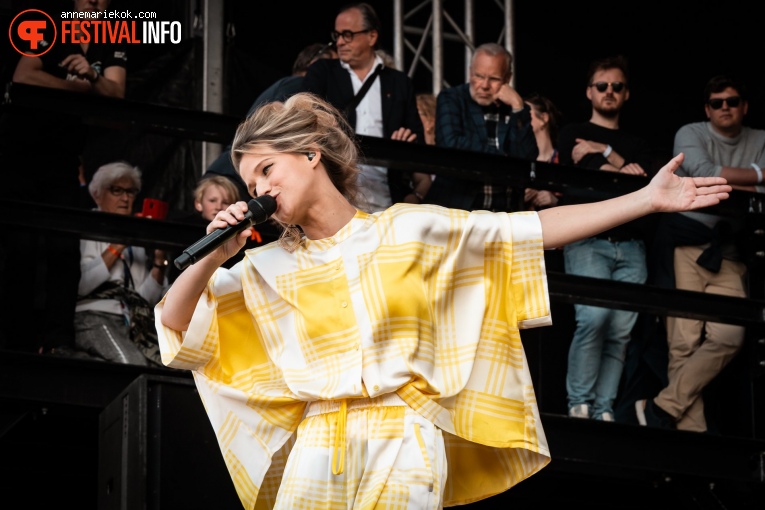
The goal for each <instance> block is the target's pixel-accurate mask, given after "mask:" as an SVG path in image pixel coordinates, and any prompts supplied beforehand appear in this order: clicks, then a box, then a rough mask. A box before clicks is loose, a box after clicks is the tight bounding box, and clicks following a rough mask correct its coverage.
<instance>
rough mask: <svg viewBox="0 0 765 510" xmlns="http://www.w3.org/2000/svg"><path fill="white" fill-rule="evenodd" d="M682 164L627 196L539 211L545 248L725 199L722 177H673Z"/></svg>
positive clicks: (666, 169)
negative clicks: (659, 213) (659, 215)
mask: <svg viewBox="0 0 765 510" xmlns="http://www.w3.org/2000/svg"><path fill="white" fill-rule="evenodd" d="M682 162H683V154H682V153H681V154H678V155H677V156H675V157H674V158H672V159H671V160H670V161H669V163H667V164H666V165H664V166H663V167H662V168H661V170H659V172H658V173H657V174H656V176H654V177H653V179H651V182H650V183H649V184H648V185H647V186H645V187H644V188H641V189H639V190H637V191H635V192H632V193H629V194H627V195H622V196H619V197H616V198H612V199H610V200H603V201H601V202H593V203H590V204H577V205H568V206H560V207H552V208H549V209H543V210H541V211H539V219H540V221H541V222H542V236H543V238H544V247H545V248H558V247H561V246H563V245H566V244H569V243H573V242H575V241H578V240H580V239H585V238H587V237H592V236H593V235H595V234H598V233H600V232H604V231H606V230H608V229H610V228H613V227H615V226H617V225H621V224H623V223H626V222H628V221H632V220H634V219H637V218H640V217H641V216H645V215H647V214H652V213H658V212H675V211H690V210H693V209H700V208H703V207H709V206H713V205H716V204H718V203H720V200H725V199H726V198H728V193H729V192H730V191H731V187H730V186H729V185H727V184H726V180H725V179H723V178H722V177H679V176H677V175H675V171H676V170H677V169H678V168H679V167H680V165H681V164H682Z"/></svg>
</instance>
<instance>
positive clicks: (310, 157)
mask: <svg viewBox="0 0 765 510" xmlns="http://www.w3.org/2000/svg"><path fill="white" fill-rule="evenodd" d="M307 156H308V161H313V158H315V157H316V153H315V152H309V153H308V154H307Z"/></svg>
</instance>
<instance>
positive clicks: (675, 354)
mask: <svg viewBox="0 0 765 510" xmlns="http://www.w3.org/2000/svg"><path fill="white" fill-rule="evenodd" d="M702 251H703V247H699V246H681V247H678V248H676V249H675V286H676V287H677V288H678V289H684V290H692V291H696V292H706V293H709V294H721V295H724V296H734V297H746V295H747V292H746V287H745V284H744V276H745V275H746V266H745V265H744V264H743V263H741V262H734V261H731V260H726V259H723V262H722V267H721V268H720V271H719V272H718V273H713V272H711V271H709V270H707V269H704V268H703V267H701V266H699V265H698V264H697V263H696V259H697V258H698V257H699V255H700V254H701V252H702ZM702 333H703V336H702ZM744 333H745V329H744V327H742V326H737V325H734V324H722V323H717V322H706V321H701V320H697V319H683V318H678V317H667V343H668V347H669V366H668V372H667V375H668V377H669V384H668V385H667V387H666V388H664V389H663V390H662V391H661V392H660V393H659V395H658V396H657V397H656V399H655V402H656V404H657V405H658V406H659V407H661V408H662V409H664V410H665V411H667V412H668V413H669V414H671V415H672V416H674V417H675V418H676V419H677V424H676V425H677V428H678V429H680V430H692V431H696V432H705V431H706V430H707V423H706V420H705V419H704V401H703V399H702V396H701V391H702V390H703V389H704V387H705V386H706V385H707V384H709V382H710V381H712V379H714V378H715V377H716V376H717V374H719V373H720V372H721V371H722V369H723V368H725V366H726V365H727V364H728V363H729V362H730V361H731V360H732V359H733V357H734V356H735V355H736V353H737V352H738V351H739V350H740V349H741V346H742V345H743V343H744Z"/></svg>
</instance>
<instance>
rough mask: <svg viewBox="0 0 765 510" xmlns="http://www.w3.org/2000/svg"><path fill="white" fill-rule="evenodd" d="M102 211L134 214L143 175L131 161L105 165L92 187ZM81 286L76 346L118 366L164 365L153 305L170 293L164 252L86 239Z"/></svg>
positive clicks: (95, 175)
mask: <svg viewBox="0 0 765 510" xmlns="http://www.w3.org/2000/svg"><path fill="white" fill-rule="evenodd" d="M88 191H90V195H91V196H92V197H93V200H94V201H95V203H96V205H97V207H96V210H98V211H101V212H104V213H109V214H123V215H130V214H132V212H133V202H134V201H135V197H136V195H137V194H138V192H139V191H141V172H140V170H139V169H138V168H137V167H134V166H132V165H129V164H128V163H125V162H114V163H109V164H106V165H104V166H102V167H100V168H99V169H98V170H97V171H96V173H95V174H94V175H93V179H92V180H91V182H90V184H89V185H88ZM80 254H81V258H80V271H81V276H80V284H79V289H78V301H77V307H76V309H75V318H74V323H75V346H76V347H77V348H78V349H79V350H81V351H84V352H86V353H87V354H89V355H90V356H93V357H96V358H98V359H103V360H106V361H113V362H116V363H130V364H136V365H161V362H160V358H159V351H158V344H157V336H156V329H155V327H154V323H153V321H154V316H153V306H154V305H155V304H157V302H159V300H160V298H161V297H162V295H163V294H164V292H165V291H166V290H167V286H168V282H167V277H166V274H165V273H166V271H167V258H166V257H165V254H164V252H163V251H161V250H154V251H153V252H151V251H149V252H147V250H145V249H144V248H142V247H140V246H129V245H124V244H119V243H115V242H112V243H108V242H104V241H93V240H89V239H82V240H80Z"/></svg>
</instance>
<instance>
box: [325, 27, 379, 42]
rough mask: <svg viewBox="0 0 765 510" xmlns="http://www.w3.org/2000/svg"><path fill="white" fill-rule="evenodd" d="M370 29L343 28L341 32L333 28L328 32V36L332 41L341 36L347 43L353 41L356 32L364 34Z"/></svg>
mask: <svg viewBox="0 0 765 510" xmlns="http://www.w3.org/2000/svg"><path fill="white" fill-rule="evenodd" d="M371 31H372V29H371V28H368V29H366V30H357V31H356V32H352V31H351V30H343V31H342V32H338V31H337V30H333V31H332V32H330V33H329V36H330V37H331V38H332V42H337V40H338V39H340V38H341V37H342V38H343V41H345V42H347V43H349V42H351V41H353V36H354V35H358V34H365V33H367V32H371Z"/></svg>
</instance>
